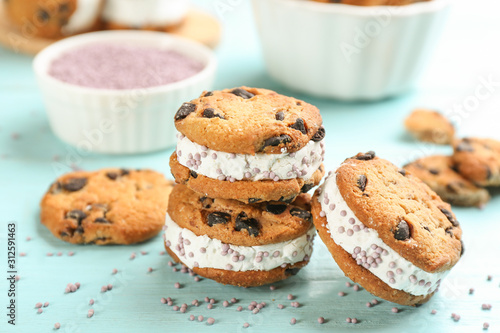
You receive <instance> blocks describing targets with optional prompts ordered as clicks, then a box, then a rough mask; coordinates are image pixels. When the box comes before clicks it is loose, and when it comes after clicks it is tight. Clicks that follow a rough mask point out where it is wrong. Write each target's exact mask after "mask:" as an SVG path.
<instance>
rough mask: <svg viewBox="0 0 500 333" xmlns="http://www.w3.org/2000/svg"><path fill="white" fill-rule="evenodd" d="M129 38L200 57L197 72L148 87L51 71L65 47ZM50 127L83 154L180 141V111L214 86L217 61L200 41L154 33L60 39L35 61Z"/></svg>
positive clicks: (145, 149)
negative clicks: (96, 83)
mask: <svg viewBox="0 0 500 333" xmlns="http://www.w3.org/2000/svg"><path fill="white" fill-rule="evenodd" d="M121 41H122V42H126V43H134V45H138V46H139V45H144V46H155V47H158V48H160V49H168V50H174V51H176V52H179V53H181V54H184V55H186V56H188V57H189V58H191V59H194V60H197V61H200V62H201V63H202V64H204V68H203V69H202V70H201V71H200V72H199V73H197V74H195V75H193V76H191V77H189V78H187V79H184V80H182V81H178V82H175V83H171V84H168V85H163V86H157V87H151V88H146V89H127V90H108V89H94V88H87V87H82V86H77V85H73V84H68V83H65V82H62V81H60V80H58V79H56V78H54V77H52V76H50V75H49V74H48V70H49V66H50V65H51V63H52V61H53V60H54V59H56V58H57V57H59V56H60V55H61V54H63V53H64V52H65V51H68V50H70V49H73V48H75V47H80V46H82V45H85V44H88V43H95V42H114V43H116V42H118V43H119V42H121ZM33 67H34V70H35V74H36V77H37V80H38V84H39V86H40V89H41V91H42V95H43V98H44V101H45V106H46V109H47V114H48V116H49V120H50V125H51V127H52V130H53V131H54V133H55V134H56V135H57V136H58V137H59V138H60V139H62V140H63V141H65V142H67V143H69V144H71V145H73V146H75V147H76V148H77V150H81V153H85V152H88V151H92V152H101V153H111V154H120V153H144V152H150V151H155V150H160V149H164V148H167V147H170V146H173V145H175V143H176V138H175V134H176V130H175V126H174V121H173V119H174V115H175V112H176V111H177V109H178V108H179V107H180V106H181V105H182V103H183V102H187V101H189V100H191V99H193V98H196V97H198V96H199V94H201V92H202V91H203V90H210V88H211V87H212V84H213V81H214V77H215V71H216V67H217V62H216V59H215V56H214V54H213V52H212V51H211V50H210V49H209V48H207V47H205V46H204V45H201V44H199V43H196V42H192V41H190V40H187V39H184V38H181V37H176V36H172V35H168V34H166V33H161V32H151V31H102V32H92V33H88V34H82V35H78V36H75V37H70V38H66V39H63V40H61V41H59V42H56V43H54V44H52V45H50V46H49V47H47V48H45V49H44V50H42V51H41V52H40V53H39V54H38V55H37V56H36V57H35V60H34V63H33Z"/></svg>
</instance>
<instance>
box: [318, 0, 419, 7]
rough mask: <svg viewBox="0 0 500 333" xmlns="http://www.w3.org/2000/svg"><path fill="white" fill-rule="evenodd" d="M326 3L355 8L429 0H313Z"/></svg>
mask: <svg viewBox="0 0 500 333" xmlns="http://www.w3.org/2000/svg"><path fill="white" fill-rule="evenodd" d="M312 1H316V2H324V3H341V4H345V5H354V6H403V5H409V4H412V3H415V2H423V1H429V0H312Z"/></svg>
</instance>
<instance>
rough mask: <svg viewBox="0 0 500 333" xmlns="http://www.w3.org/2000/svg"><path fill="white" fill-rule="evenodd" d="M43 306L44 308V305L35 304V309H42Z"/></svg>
mask: <svg viewBox="0 0 500 333" xmlns="http://www.w3.org/2000/svg"><path fill="white" fill-rule="evenodd" d="M42 306H43V304H42V303H40V302H38V303H36V304H35V309H40V308H41V307H42Z"/></svg>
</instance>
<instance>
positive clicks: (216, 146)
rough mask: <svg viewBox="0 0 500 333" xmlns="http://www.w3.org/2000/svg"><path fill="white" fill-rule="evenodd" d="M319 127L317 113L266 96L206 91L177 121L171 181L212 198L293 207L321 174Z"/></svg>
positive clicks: (240, 90) (276, 96)
mask: <svg viewBox="0 0 500 333" xmlns="http://www.w3.org/2000/svg"><path fill="white" fill-rule="evenodd" d="M321 124H322V120H321V116H320V114H319V111H318V109H317V108H316V107H314V106H312V105H310V104H307V103H305V102H303V101H300V100H297V99H295V98H292V97H287V96H283V95H279V94H277V93H275V92H273V91H270V90H265V89H257V88H248V87H240V88H233V89H226V90H222V91H213V92H204V93H203V94H202V95H201V97H199V98H198V99H195V100H193V101H191V102H188V103H184V104H183V105H182V106H181V107H180V108H179V110H178V111H177V113H176V115H175V126H176V128H177V129H178V130H179V132H180V133H179V134H178V136H177V138H178V139H177V149H176V151H175V152H174V154H173V155H172V157H171V159H170V167H171V169H172V174H173V175H174V177H175V179H176V181H177V182H178V183H182V184H186V185H187V186H189V187H190V188H191V189H193V190H195V191H197V192H199V193H202V194H204V195H206V196H209V197H214V198H225V199H236V200H240V201H243V202H250V203H251V202H255V201H272V200H279V201H284V202H290V201H292V200H293V199H294V198H295V197H296V196H297V195H298V194H300V193H301V191H302V192H307V191H308V190H309V189H311V188H312V187H313V186H315V185H317V184H318V183H319V181H320V179H321V177H322V176H323V174H324V172H323V167H322V161H323V158H324V153H325V150H324V137H325V129H324V127H323V126H322V125H321Z"/></svg>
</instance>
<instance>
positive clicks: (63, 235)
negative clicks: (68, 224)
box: [59, 231, 69, 237]
mask: <svg viewBox="0 0 500 333" xmlns="http://www.w3.org/2000/svg"><path fill="white" fill-rule="evenodd" d="M59 236H61V237H68V236H69V234H68V233H67V232H66V231H61V232H60V233H59Z"/></svg>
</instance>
